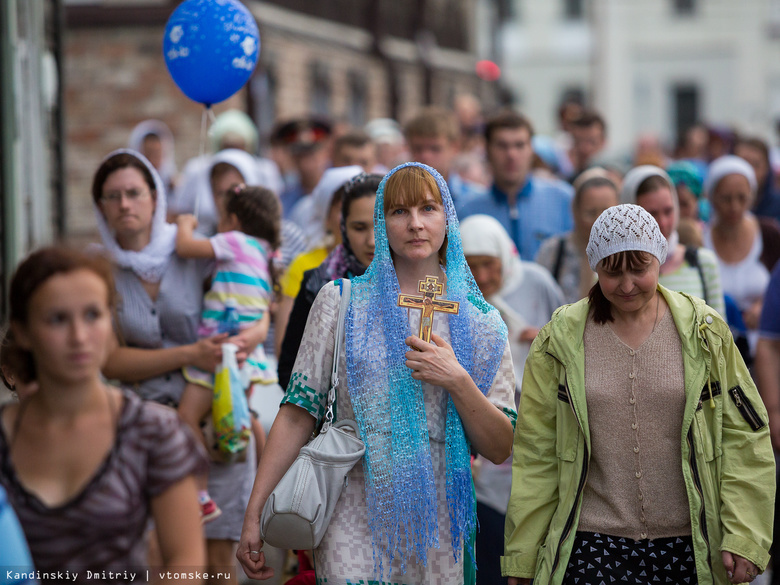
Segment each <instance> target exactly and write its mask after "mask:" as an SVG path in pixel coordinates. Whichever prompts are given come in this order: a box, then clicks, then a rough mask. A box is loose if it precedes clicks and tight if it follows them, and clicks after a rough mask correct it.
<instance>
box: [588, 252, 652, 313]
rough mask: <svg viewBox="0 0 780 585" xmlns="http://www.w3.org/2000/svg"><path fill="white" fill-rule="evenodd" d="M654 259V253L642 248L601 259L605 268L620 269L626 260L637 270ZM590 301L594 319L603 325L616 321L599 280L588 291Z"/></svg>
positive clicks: (629, 267)
mask: <svg viewBox="0 0 780 585" xmlns="http://www.w3.org/2000/svg"><path fill="white" fill-rule="evenodd" d="M652 261H653V255H652V254H650V253H649V252H644V251H642V250H626V251H625V252H617V253H615V254H612V255H611V256H607V257H606V258H604V259H603V260H601V263H602V267H603V268H604V269H605V270H609V271H613V270H619V269H620V268H622V267H623V263H624V262H625V265H626V268H627V269H628V270H636V269H637V268H642V267H644V266H647V265H648V264H650V262H652ZM588 302H589V303H590V306H591V308H592V309H593V321H595V322H596V323H598V324H599V325H603V324H604V323H607V322H608V321H614V320H615V318H614V317H613V316H612V303H610V302H609V300H607V297H605V296H604V293H603V292H602V290H601V283H599V282H597V283H596V284H594V285H593V287H591V289H590V292H589V293H588Z"/></svg>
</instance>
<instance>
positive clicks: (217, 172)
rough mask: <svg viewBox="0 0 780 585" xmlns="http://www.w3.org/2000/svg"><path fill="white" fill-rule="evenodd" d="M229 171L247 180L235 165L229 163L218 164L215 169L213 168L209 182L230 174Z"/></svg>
mask: <svg viewBox="0 0 780 585" xmlns="http://www.w3.org/2000/svg"><path fill="white" fill-rule="evenodd" d="M229 171H235V172H237V173H238V174H239V175H241V177H242V178H244V180H246V177H244V175H243V173H241V171H239V170H238V169H237V168H236V167H235V165H232V164H230V163H229V162H218V163H217V164H215V165H214V166H213V167H211V172H210V173H209V180H210V181H214V179H216V178H217V177H221V176H222V175H224V174H225V173H228V172H229Z"/></svg>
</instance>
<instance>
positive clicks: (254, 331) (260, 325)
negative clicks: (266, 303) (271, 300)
mask: <svg viewBox="0 0 780 585" xmlns="http://www.w3.org/2000/svg"><path fill="white" fill-rule="evenodd" d="M270 325H271V315H270V313H269V311H266V312H265V313H264V314H263V316H262V318H261V319H258V321H257V323H255V324H254V325H252V326H251V327H247V328H246V329H243V330H242V331H241V332H240V333H239V334H238V335H234V336H233V337H230V338H228V340H227V343H235V344H236V345H237V346H238V354H237V355H236V357H237V358H238V360H239V362H243V360H245V359H246V358H247V357H248V356H249V354H250V353H252V352H253V351H254V349H255V348H256V347H257V346H258V345H260V344H262V343H263V342H265V338H266V337H268V328H269V327H270Z"/></svg>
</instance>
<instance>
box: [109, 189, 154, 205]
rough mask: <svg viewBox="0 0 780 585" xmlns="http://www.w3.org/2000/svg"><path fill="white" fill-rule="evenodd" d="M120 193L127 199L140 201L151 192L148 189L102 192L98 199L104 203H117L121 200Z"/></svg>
mask: <svg viewBox="0 0 780 585" xmlns="http://www.w3.org/2000/svg"><path fill="white" fill-rule="evenodd" d="M122 195H124V196H125V198H126V199H127V200H128V201H140V200H142V199H146V198H147V197H148V196H149V195H151V193H150V192H149V190H148V189H126V190H125V191H111V192H110V193H104V194H103V195H101V196H100V200H101V201H103V202H104V203H119V202H120V201H121V200H122Z"/></svg>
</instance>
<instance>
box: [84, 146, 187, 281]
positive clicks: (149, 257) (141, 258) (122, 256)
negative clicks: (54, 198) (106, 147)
mask: <svg viewBox="0 0 780 585" xmlns="http://www.w3.org/2000/svg"><path fill="white" fill-rule="evenodd" d="M118 154H129V155H131V156H133V157H135V158H137V159H138V160H139V161H140V162H141V163H143V165H144V166H145V167H146V168H147V169H149V172H150V173H151V174H152V178H153V179H154V186H155V192H156V197H155V208H154V215H153V216H152V230H151V239H150V240H149V244H147V246H146V247H145V248H144V249H143V250H140V251H138V252H136V251H134V250H125V249H123V248H121V247H120V246H119V244H118V243H117V241H116V236H115V234H114V233H112V231H111V229H110V228H109V227H108V223H106V218H105V217H103V212H102V211H101V210H100V207H99V206H98V203H97V202H96V201H93V206H94V208H95V217H96V219H97V224H98V230H99V232H100V237H101V239H102V240H103V246H104V247H105V249H106V251H107V252H108V253H109V254H110V255H111V259H112V260H113V262H114V263H115V264H116V265H118V266H120V267H122V268H129V269H130V270H132V271H133V272H134V273H135V274H136V275H138V277H139V278H141V280H145V281H146V282H160V279H161V278H162V275H163V273H164V272H165V268H166V266H167V265H168V260H169V259H170V257H171V254H173V253H174V251H175V249H176V226H175V225H172V224H169V223H167V222H166V221H165V214H166V203H165V200H166V197H165V186H164V185H163V182H162V179H161V178H160V174H159V173H158V172H157V170H156V169H155V168H154V167H153V166H152V163H150V162H149V161H148V160H146V157H145V156H144V155H142V154H141V153H140V152H136V151H134V150H130V149H127V148H120V149H119V150H115V151H114V152H112V153H110V154H109V155H108V156H107V157H106V158H104V159H103V161H102V162H101V165H102V164H103V163H104V162H105V161H107V160H108V159H110V158H111V157H113V156H116V155H118Z"/></svg>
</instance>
